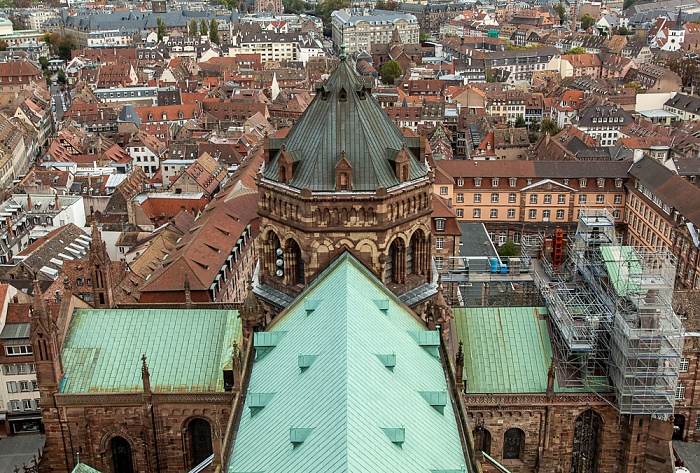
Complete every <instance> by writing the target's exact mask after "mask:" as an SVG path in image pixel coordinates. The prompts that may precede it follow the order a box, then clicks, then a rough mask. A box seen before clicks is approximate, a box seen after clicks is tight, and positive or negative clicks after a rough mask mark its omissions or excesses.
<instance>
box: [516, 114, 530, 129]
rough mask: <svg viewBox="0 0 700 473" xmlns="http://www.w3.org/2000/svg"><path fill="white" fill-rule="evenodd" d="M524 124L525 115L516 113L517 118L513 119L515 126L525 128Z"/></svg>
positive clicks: (525, 124)
mask: <svg viewBox="0 0 700 473" xmlns="http://www.w3.org/2000/svg"><path fill="white" fill-rule="evenodd" d="M526 126H527V123H525V117H524V116H522V115H518V118H516V119H515V128H525V127H526Z"/></svg>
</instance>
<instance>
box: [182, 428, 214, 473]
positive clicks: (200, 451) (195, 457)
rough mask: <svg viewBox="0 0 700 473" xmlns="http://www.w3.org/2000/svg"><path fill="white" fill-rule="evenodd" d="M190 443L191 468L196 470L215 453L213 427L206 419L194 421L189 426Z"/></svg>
mask: <svg viewBox="0 0 700 473" xmlns="http://www.w3.org/2000/svg"><path fill="white" fill-rule="evenodd" d="M187 431H188V433H189V436H190V437H189V441H190V442H189V443H190V454H191V456H190V458H191V459H192V461H191V465H190V468H194V467H196V466H197V465H199V464H200V463H202V462H203V461H204V460H206V459H207V458H209V456H210V455H211V454H212V453H213V452H214V450H213V448H212V443H211V425H210V424H209V422H207V421H206V420H204V419H192V420H191V421H190V423H189V424H188V426H187Z"/></svg>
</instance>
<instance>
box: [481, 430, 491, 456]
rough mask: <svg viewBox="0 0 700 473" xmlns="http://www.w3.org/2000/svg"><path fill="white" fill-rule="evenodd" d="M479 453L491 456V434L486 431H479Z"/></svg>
mask: <svg viewBox="0 0 700 473" xmlns="http://www.w3.org/2000/svg"><path fill="white" fill-rule="evenodd" d="M481 451H482V452H484V453H485V454H487V455H491V432H489V431H488V430H486V429H482V430H481Z"/></svg>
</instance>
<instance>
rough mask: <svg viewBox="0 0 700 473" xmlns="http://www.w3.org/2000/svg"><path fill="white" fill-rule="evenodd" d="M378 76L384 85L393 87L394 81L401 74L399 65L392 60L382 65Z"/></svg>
mask: <svg viewBox="0 0 700 473" xmlns="http://www.w3.org/2000/svg"><path fill="white" fill-rule="evenodd" d="M380 74H381V76H382V82H383V83H384V84H387V85H393V84H394V81H395V80H396V79H397V78H398V77H400V76H401V74H403V71H402V70H401V66H399V63H398V62H396V61H394V60H393V59H392V60H391V61H389V62H386V63H384V65H383V66H382V70H381V72H380Z"/></svg>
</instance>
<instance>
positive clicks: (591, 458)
mask: <svg viewBox="0 0 700 473" xmlns="http://www.w3.org/2000/svg"><path fill="white" fill-rule="evenodd" d="M602 425H603V421H602V419H601V417H600V414H598V413H597V412H595V411H593V410H592V409H588V410H587V411H584V412H582V413H581V415H579V416H578V417H577V418H576V422H575V423H574V445H573V451H572V452H571V473H595V472H596V471H598V450H599V442H600V432H601V427H602Z"/></svg>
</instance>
